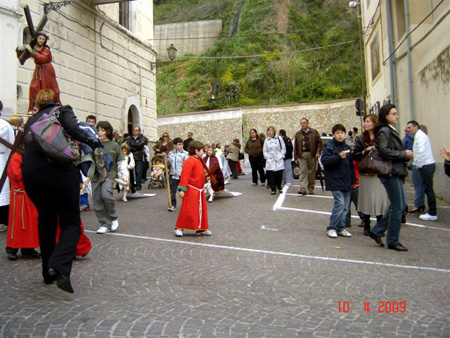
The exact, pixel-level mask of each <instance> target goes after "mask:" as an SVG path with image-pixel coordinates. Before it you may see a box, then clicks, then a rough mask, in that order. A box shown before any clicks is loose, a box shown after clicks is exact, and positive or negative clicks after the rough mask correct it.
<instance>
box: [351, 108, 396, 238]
mask: <svg viewBox="0 0 450 338" xmlns="http://www.w3.org/2000/svg"><path fill="white" fill-rule="evenodd" d="M377 124H378V115H375V114H370V115H366V116H364V125H363V130H364V132H363V134H362V135H357V136H356V138H355V149H354V153H353V159H354V160H355V162H361V160H362V159H363V158H365V157H366V156H369V153H370V151H371V150H372V149H373V148H374V144H375V134H374V129H375V126H376V125H377ZM359 174H360V175H359V193H358V212H362V213H363V214H364V235H366V236H369V232H370V215H374V216H376V217H377V221H378V222H379V221H380V220H381V218H382V217H383V215H384V214H385V213H386V212H387V211H388V209H389V198H388V196H387V194H386V190H385V189H384V187H383V185H382V184H381V182H380V179H379V178H378V177H377V175H375V174H363V173H361V172H360V173H359Z"/></svg>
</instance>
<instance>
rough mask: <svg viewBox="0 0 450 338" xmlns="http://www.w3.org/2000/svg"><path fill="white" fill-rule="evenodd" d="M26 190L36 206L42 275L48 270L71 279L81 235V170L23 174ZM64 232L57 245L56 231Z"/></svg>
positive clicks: (36, 170) (59, 169)
mask: <svg viewBox="0 0 450 338" xmlns="http://www.w3.org/2000/svg"><path fill="white" fill-rule="evenodd" d="M23 181H24V184H25V190H26V192H27V194H28V195H29V196H30V199H31V201H32V202H33V203H34V205H35V206H36V208H37V210H38V212H39V216H38V229H39V244H40V247H41V258H42V274H43V276H44V278H46V277H47V278H48V277H49V275H48V268H50V267H51V268H54V269H55V270H57V271H59V272H60V273H62V274H63V275H66V276H70V272H71V270H72V260H73V257H74V256H75V249H76V246H77V243H78V239H79V238H80V234H81V225H80V207H79V202H80V185H79V173H78V169H75V168H72V169H70V170H64V169H61V168H58V167H54V166H50V167H46V168H40V169H35V170H33V171H28V172H24V173H23ZM58 218H59V226H60V228H61V234H60V237H59V243H58V244H56V229H57V226H58Z"/></svg>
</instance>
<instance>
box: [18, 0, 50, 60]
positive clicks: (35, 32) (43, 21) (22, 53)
mask: <svg viewBox="0 0 450 338" xmlns="http://www.w3.org/2000/svg"><path fill="white" fill-rule="evenodd" d="M23 11H24V12H25V18H26V19H27V24H28V29H29V31H30V34H31V41H33V40H34V39H36V38H37V36H38V33H39V32H41V31H42V29H43V28H44V26H45V24H46V23H47V20H48V19H47V15H44V16H43V18H42V19H41V21H40V22H39V25H38V26H37V28H36V30H35V29H34V26H33V19H32V18H31V13H30V8H29V7H28V5H26V6H25V7H24V8H23ZM30 56H31V54H30V52H29V51H28V50H27V49H25V50H23V51H17V57H18V58H19V61H20V64H21V65H22V66H23V64H24V63H25V61H26V60H27V59H28V58H29V57H30Z"/></svg>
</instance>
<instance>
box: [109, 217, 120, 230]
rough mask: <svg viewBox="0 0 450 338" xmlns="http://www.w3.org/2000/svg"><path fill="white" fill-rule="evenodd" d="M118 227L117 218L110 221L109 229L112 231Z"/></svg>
mask: <svg viewBox="0 0 450 338" xmlns="http://www.w3.org/2000/svg"><path fill="white" fill-rule="evenodd" d="M118 227H119V220H118V219H115V220H114V221H112V223H111V231H112V232H114V231H116V230H117V228H118Z"/></svg>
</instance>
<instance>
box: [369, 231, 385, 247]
mask: <svg viewBox="0 0 450 338" xmlns="http://www.w3.org/2000/svg"><path fill="white" fill-rule="evenodd" d="M369 237H370V238H372V239H373V240H374V241H375V243H377V245H378V246H380V247H384V243H383V242H382V241H381V237H379V236H377V235H375V234H374V233H373V232H372V231H369Z"/></svg>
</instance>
